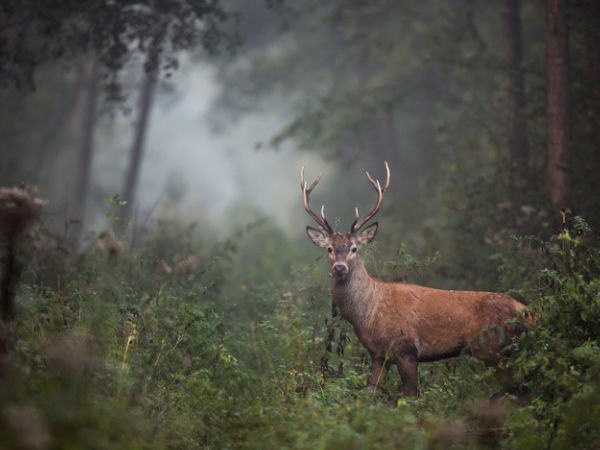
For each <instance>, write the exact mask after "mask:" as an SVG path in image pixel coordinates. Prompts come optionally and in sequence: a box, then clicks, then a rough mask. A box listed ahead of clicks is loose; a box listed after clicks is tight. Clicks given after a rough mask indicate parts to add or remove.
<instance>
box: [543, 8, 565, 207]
mask: <svg viewBox="0 0 600 450" xmlns="http://www.w3.org/2000/svg"><path fill="white" fill-rule="evenodd" d="M546 27H547V29H546V63H547V82H548V86H547V113H548V193H549V197H550V201H551V203H552V205H553V206H554V207H555V208H567V207H568V206H569V201H570V199H569V197H570V189H571V174H570V169H571V167H570V165H571V153H570V149H569V134H570V127H569V93H568V77H567V75H568V71H567V69H568V66H567V43H568V35H567V24H566V18H565V0H547V4H546Z"/></svg>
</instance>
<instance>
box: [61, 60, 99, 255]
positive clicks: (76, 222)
mask: <svg viewBox="0 0 600 450" xmlns="http://www.w3.org/2000/svg"><path fill="white" fill-rule="evenodd" d="M99 81H100V63H99V60H98V57H97V55H96V54H95V53H92V54H91V55H90V56H89V57H88V61H87V62H86V64H85V68H84V82H83V86H82V89H81V91H80V93H79V102H80V105H79V106H80V108H81V109H80V114H81V124H80V127H81V141H80V145H79V148H78V150H77V153H76V155H75V177H74V184H73V196H72V205H70V206H71V211H72V212H71V214H69V217H68V220H69V228H68V231H69V233H68V237H69V240H70V241H71V244H72V245H73V246H74V247H77V246H78V244H79V241H80V239H81V232H82V230H83V221H84V218H85V209H86V201H87V195H88V191H89V187H90V173H91V169H92V155H93V151H94V132H95V131H96V116H97V108H98V106H97V105H98V85H99Z"/></svg>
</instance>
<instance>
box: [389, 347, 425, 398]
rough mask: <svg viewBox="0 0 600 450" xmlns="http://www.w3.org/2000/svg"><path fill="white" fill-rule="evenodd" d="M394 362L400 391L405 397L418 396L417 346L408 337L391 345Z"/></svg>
mask: <svg viewBox="0 0 600 450" xmlns="http://www.w3.org/2000/svg"><path fill="white" fill-rule="evenodd" d="M392 355H393V357H394V363H395V364H396V367H397V368H398V373H399V374H400V379H401V380H402V393H403V394H404V395H405V396H407V397H418V396H419V371H418V368H417V366H418V360H417V348H416V346H415V345H414V343H413V342H412V341H410V340H409V339H400V340H398V341H396V342H394V344H393V345H392Z"/></svg>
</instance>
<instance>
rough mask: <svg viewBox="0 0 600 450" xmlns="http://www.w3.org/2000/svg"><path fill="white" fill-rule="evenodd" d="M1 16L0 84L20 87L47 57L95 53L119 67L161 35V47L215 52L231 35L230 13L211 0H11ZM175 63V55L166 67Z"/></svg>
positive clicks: (113, 67) (29, 83)
mask: <svg viewBox="0 0 600 450" xmlns="http://www.w3.org/2000/svg"><path fill="white" fill-rule="evenodd" d="M0 16H1V17H2V21H1V22H0V57H1V58H2V61H3V62H4V63H3V65H2V71H0V84H1V85H2V86H6V85H8V84H15V85H17V86H18V87H21V88H30V87H32V86H33V83H34V81H33V72H34V70H35V69H36V68H37V67H38V66H39V65H40V64H41V63H43V62H47V61H53V60H57V59H63V60H69V59H73V58H76V57H77V56H79V55H81V54H86V53H88V52H96V53H97V54H98V55H99V56H100V58H101V60H102V62H103V63H104V65H105V66H106V67H107V68H108V69H110V70H112V71H115V70H118V69H120V68H121V67H122V66H123V64H124V62H126V61H127V59H128V58H130V57H131V56H132V54H133V53H134V48H135V51H138V52H142V53H145V52H147V51H148V47H149V43H150V42H151V41H155V40H156V39H157V37H159V39H160V42H159V43H158V45H159V46H163V45H167V44H168V45H170V46H171V48H172V49H173V50H175V51H176V50H181V49H188V48H192V47H193V46H196V45H202V46H204V48H206V49H208V50H209V51H214V50H215V49H216V48H217V46H218V45H220V44H222V43H223V40H224V39H225V38H227V39H230V38H231V36H226V34H225V33H224V32H223V30H222V29H221V27H222V25H223V23H224V22H225V21H226V20H229V19H231V14H230V13H228V12H226V11H225V10H224V8H223V7H222V5H221V3H220V2H219V1H212V0H208V1H206V0H200V1H198V0H192V1H168V2H167V1H165V2H154V1H148V0H142V1H139V0H127V1H117V2H98V1H94V0H86V1H77V2H65V1H60V0H53V1H44V2H40V1H37V0H28V1H13V0H8V1H3V2H2V3H0ZM230 42H231V41H230ZM176 67H177V59H176V58H175V56H174V55H172V56H170V57H169V58H168V61H167V62H166V63H165V64H164V67H162V68H164V69H165V70H166V71H171V70H173V69H174V68H176Z"/></svg>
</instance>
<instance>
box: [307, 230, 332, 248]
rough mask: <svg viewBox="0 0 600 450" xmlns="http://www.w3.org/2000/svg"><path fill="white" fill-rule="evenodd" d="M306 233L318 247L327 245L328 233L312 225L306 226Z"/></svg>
mask: <svg viewBox="0 0 600 450" xmlns="http://www.w3.org/2000/svg"><path fill="white" fill-rule="evenodd" d="M306 234H307V235H308V238H309V239H310V240H311V241H312V242H313V244H315V245H316V246H317V247H327V245H328V243H327V235H326V234H325V233H323V232H322V231H319V230H317V229H315V228H312V227H306Z"/></svg>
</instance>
